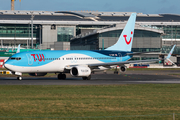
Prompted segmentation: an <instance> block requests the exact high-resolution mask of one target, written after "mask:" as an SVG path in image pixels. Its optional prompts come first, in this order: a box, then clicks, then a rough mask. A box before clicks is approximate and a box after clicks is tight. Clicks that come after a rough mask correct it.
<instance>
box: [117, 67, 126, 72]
mask: <svg viewBox="0 0 180 120" xmlns="http://www.w3.org/2000/svg"><path fill="white" fill-rule="evenodd" d="M119 70H120V72H126V70H127V67H126V66H120V68H119Z"/></svg>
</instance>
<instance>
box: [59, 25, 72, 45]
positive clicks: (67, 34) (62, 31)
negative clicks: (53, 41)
mask: <svg viewBox="0 0 180 120" xmlns="http://www.w3.org/2000/svg"><path fill="white" fill-rule="evenodd" d="M74 35H75V27H67V26H65V27H58V28H57V41H58V42H70V39H71V38H72V37H74Z"/></svg>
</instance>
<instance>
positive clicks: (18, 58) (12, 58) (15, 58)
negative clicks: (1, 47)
mask: <svg viewBox="0 0 180 120" xmlns="http://www.w3.org/2000/svg"><path fill="white" fill-rule="evenodd" d="M9 60H21V58H20V57H11V58H9Z"/></svg>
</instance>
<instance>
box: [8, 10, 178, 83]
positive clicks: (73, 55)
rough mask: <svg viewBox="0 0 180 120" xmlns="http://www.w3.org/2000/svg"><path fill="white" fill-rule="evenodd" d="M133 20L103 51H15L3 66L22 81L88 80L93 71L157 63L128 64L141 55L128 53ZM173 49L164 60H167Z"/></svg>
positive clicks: (137, 61)
mask: <svg viewBox="0 0 180 120" xmlns="http://www.w3.org/2000/svg"><path fill="white" fill-rule="evenodd" d="M135 21H136V13H132V14H131V16H130V18H129V19H128V22H127V24H126V26H125V28H124V29H123V31H122V33H121V35H120V37H119V39H118V41H117V42H116V43H115V44H114V45H112V46H110V47H108V48H107V49H105V50H94V51H90V50H52V51H30V52H20V51H19V50H18V52H17V53H16V54H14V55H12V56H11V57H10V58H9V59H8V60H7V61H6V62H5V64H4V67H5V68H6V69H8V70H10V71H11V72H12V73H13V74H14V75H17V76H18V77H17V79H18V80H22V73H29V75H31V76H44V75H46V74H47V73H58V75H57V77H58V79H66V74H65V73H70V74H71V75H72V76H74V77H82V78H83V80H90V79H91V73H92V72H94V71H103V70H107V69H111V68H114V67H116V68H117V66H119V67H120V68H119V70H120V71H121V72H125V71H126V69H127V67H126V66H125V65H124V64H129V63H139V62H154V61H159V59H153V60H136V61H128V60H129V59H131V58H132V57H133V55H135V54H140V53H133V52H132V51H131V48H132V42H133V35H134V27H135ZM174 47H175V45H174ZM174 47H173V48H172V50H171V51H170V53H169V55H168V57H167V58H166V59H169V58H170V56H171V54H172V52H173V50H174ZM19 48H20V46H19V47H18V49H19Z"/></svg>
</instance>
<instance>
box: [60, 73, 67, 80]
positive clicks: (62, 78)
mask: <svg viewBox="0 0 180 120" xmlns="http://www.w3.org/2000/svg"><path fill="white" fill-rule="evenodd" d="M58 79H59V80H65V79H66V74H61V73H60V74H58Z"/></svg>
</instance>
